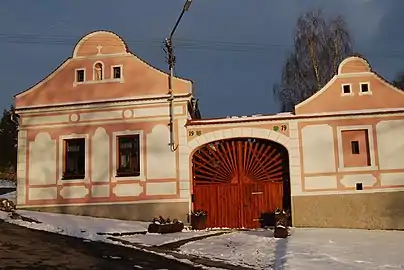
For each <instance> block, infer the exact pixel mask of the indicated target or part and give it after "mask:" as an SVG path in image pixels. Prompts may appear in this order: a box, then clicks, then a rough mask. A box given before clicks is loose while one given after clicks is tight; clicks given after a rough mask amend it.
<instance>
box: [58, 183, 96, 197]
mask: <svg viewBox="0 0 404 270" xmlns="http://www.w3.org/2000/svg"><path fill="white" fill-rule="evenodd" d="M88 192H89V190H88V188H86V187H85V186H65V187H63V188H62V189H61V190H60V196H62V198H65V199H83V198H85V197H86V196H87V195H88Z"/></svg>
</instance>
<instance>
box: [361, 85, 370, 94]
mask: <svg viewBox="0 0 404 270" xmlns="http://www.w3.org/2000/svg"><path fill="white" fill-rule="evenodd" d="M361 92H362V93H368V92H369V84H367V83H361Z"/></svg>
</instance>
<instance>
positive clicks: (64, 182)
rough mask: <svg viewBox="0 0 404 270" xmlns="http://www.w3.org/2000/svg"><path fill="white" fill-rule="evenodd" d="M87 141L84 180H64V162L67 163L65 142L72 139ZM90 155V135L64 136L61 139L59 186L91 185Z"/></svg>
mask: <svg viewBox="0 0 404 270" xmlns="http://www.w3.org/2000/svg"><path fill="white" fill-rule="evenodd" d="M82 138H84V139H85V164H84V172H85V176H84V179H69V180H62V177H63V162H64V161H65V158H64V153H63V146H64V140H71V139H82ZM89 162H90V155H89V135H88V134H70V135H62V136H60V137H59V175H58V184H70V183H89V182H90V175H89V169H90V163H89Z"/></svg>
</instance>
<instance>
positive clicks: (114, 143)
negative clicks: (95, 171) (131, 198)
mask: <svg viewBox="0 0 404 270" xmlns="http://www.w3.org/2000/svg"><path fill="white" fill-rule="evenodd" d="M134 135H138V136H139V163H140V166H139V167H140V168H139V169H140V172H139V176H133V175H128V176H123V175H118V173H117V172H118V166H119V141H118V140H119V137H126V136H134ZM112 140H113V141H112V152H113V153H114V154H113V155H111V156H112V181H113V182H117V181H132V180H140V181H144V180H145V162H144V161H145V148H144V134H143V131H141V130H126V131H119V132H113V133H112Z"/></svg>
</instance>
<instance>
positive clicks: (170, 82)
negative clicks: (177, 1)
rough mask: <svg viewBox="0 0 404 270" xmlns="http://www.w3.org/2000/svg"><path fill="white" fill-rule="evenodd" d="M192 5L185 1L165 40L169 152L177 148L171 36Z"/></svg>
mask: <svg viewBox="0 0 404 270" xmlns="http://www.w3.org/2000/svg"><path fill="white" fill-rule="evenodd" d="M191 4H192V0H186V2H185V3H184V6H183V8H182V11H181V14H180V16H179V17H178V19H177V22H176V23H175V25H174V27H173V29H172V30H171V32H170V35H169V37H168V38H166V40H165V46H166V49H167V51H166V52H167V54H168V67H169V70H170V73H169V78H168V94H169V95H170V97H169V98H168V101H169V102H170V122H169V126H170V143H169V145H170V149H171V151H173V152H174V151H175V150H177V148H178V145H177V146H176V145H175V142H174V106H173V101H174V94H173V75H174V65H175V56H174V50H173V35H174V33H175V30H177V27H178V24H179V23H180V21H181V19H182V16H184V13H185V12H186V11H188V9H189V7H190V6H191Z"/></svg>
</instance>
